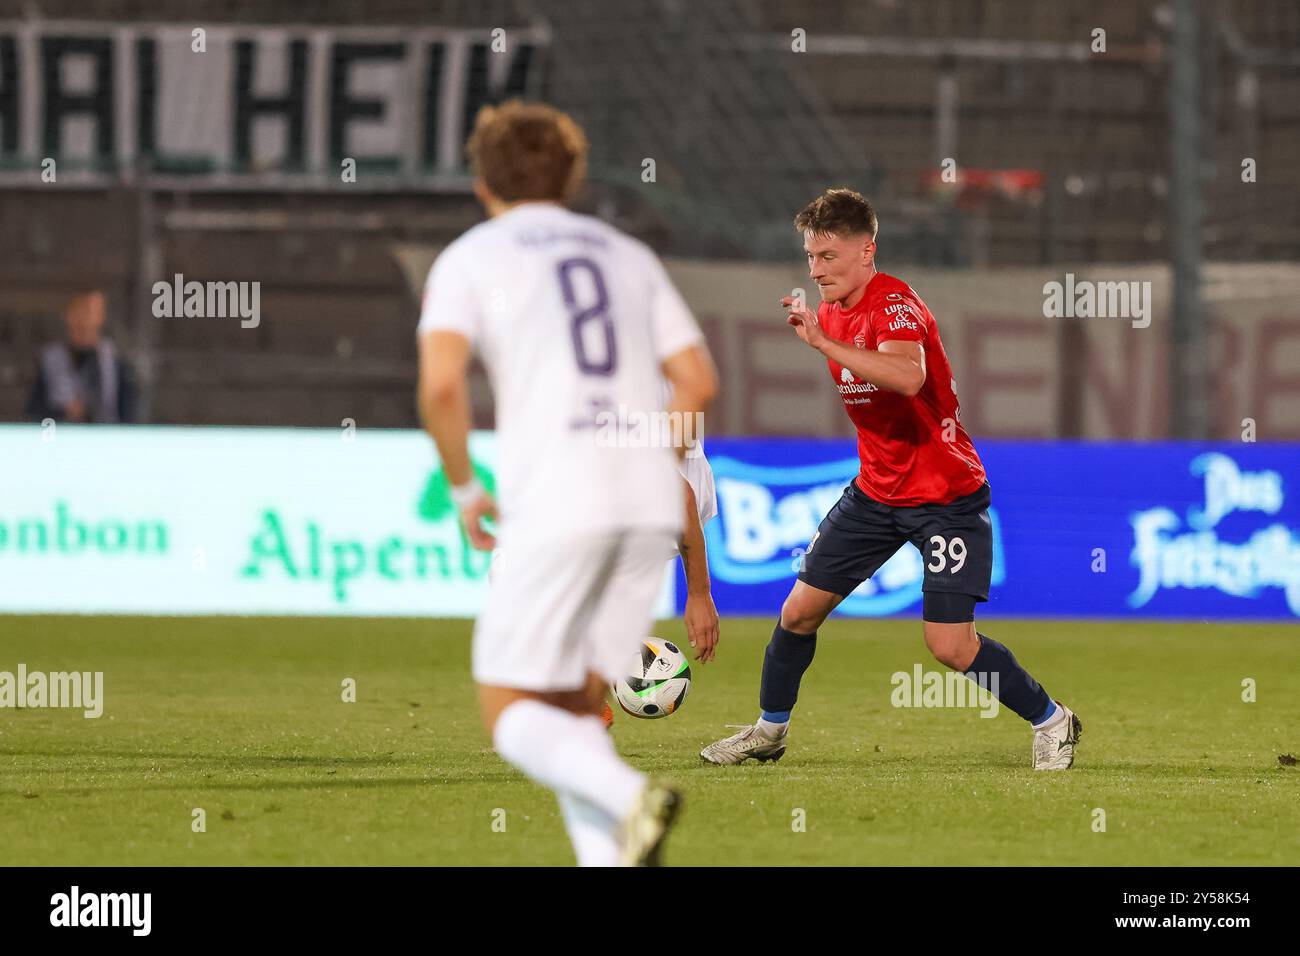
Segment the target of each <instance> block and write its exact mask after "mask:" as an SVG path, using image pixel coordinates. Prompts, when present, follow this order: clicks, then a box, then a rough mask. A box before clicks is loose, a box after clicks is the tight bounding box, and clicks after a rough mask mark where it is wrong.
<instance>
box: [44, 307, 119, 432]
mask: <svg viewBox="0 0 1300 956" xmlns="http://www.w3.org/2000/svg"><path fill="white" fill-rule="evenodd" d="M106 312H107V307H106V304H105V301H104V293H102V292H100V291H99V290H98V289H95V290H92V291H88V292H82V293H80V294H78V295H76V296H74V297H73V299H72V301H71V302H69V303H68V309H67V312H66V313H65V315H64V320H65V321H66V322H67V325H68V334H67V339H66V340H65V341H63V342H52V343H51V344H49V345H47V346H45V348H43V349H41V352H40V356H39V357H38V360H37V369H36V381H35V382H34V383H33V384H32V391H31V394H30V395H29V396H28V397H27V409H26V415H27V417H28V418H29V419H31V420H34V421H43V420H44V419H46V418H52V419H54V420H55V421H60V422H110V423H111V422H133V421H135V412H136V401H135V400H136V390H135V382H134V378H133V376H132V375H131V369H130V367H129V366H128V365H127V364H126V362H125V361H123V360H122V359H120V358H118V357H117V351H116V349H114V348H113V343H112V341H111V340H110V339H108V338H105V337H104V335H103V329H104V318H105V313H106Z"/></svg>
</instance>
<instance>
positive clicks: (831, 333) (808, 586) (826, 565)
mask: <svg viewBox="0 0 1300 956" xmlns="http://www.w3.org/2000/svg"><path fill="white" fill-rule="evenodd" d="M795 227H796V228H797V229H798V230H799V231H800V232H801V233H802V234H803V239H804V250H805V252H806V253H807V255H808V271H809V274H810V275H811V277H812V278H813V280H814V281H815V282H816V283H817V287H818V289H819V290H820V292H821V297H822V302H821V305H820V306H819V307H818V309H817V313H816V314H815V315H814V314H813V313H812V312H811V311H809V309H808V308H807V306H806V305H805V304H804V302H803V300H802V299H799V298H795V297H791V296H787V297H785V298H784V299H782V300H781V304H782V305H784V306H785V307H786V308H787V309H788V313H789V314H788V317H787V321H788V322H789V324H790V325H791V326H793V328H794V330H795V332H796V333H797V334H798V335H799V338H800V339H802V340H803V341H804V342H805V343H807V344H808V345H809V346H810V347H812V348H814V349H816V350H817V351H819V352H821V353H822V354H823V355H824V356H825V357H826V362H827V365H828V366H829V369H830V373H831V379H832V381H833V382H834V383H835V387H836V388H837V389H839V392H840V396H841V398H842V399H843V401H844V410H845V412H846V413H847V414H848V416H849V419H850V420H851V421H852V422H853V425H854V427H855V428H856V429H857V433H858V456H859V458H860V460H861V469H860V471H859V473H858V476H857V478H855V479H854V480H853V481H852V482H850V483H849V485H848V487H846V488H845V489H844V494H843V496H842V497H841V498H840V500H839V501H838V502H837V503H836V504H835V506H834V507H833V508H832V509H831V511H830V513H829V514H827V515H826V517H825V518H824V519H823V520H822V523H821V525H820V526H819V527H818V529H817V533H816V534H815V535H814V536H813V539H812V541H811V542H809V544H808V548H807V550H806V552H805V554H804V558H803V565H802V567H801V569H800V572H799V578H798V580H797V581H796V582H795V585H794V588H793V589H792V590H791V591H790V595H789V597H787V598H786V600H785V604H784V605H783V606H782V608H781V618H780V620H779V621H778V622H777V625H776V628H775V630H774V631H773V634H772V640H771V642H770V643H769V644H768V646H767V651H766V653H765V655H764V658H763V678H762V685H761V688H760V690H759V704H760V706H761V708H762V715H761V716H760V717H759V719H758V721H757V722H756V723H755V724H753V725H752V726H748V727H746V728H744V729H743V730H741V731H740V732H739V733H737V734H733V735H732V736H730V737H727V738H725V739H723V740H719V741H717V742H715V743H712V744H710V745H709V746H707V747H705V748H704V750H703V751H701V752H700V756H701V757H703V758H704V759H705V760H706V761H708V762H710V763H716V764H737V763H742V762H743V761H745V760H748V759H750V758H751V757H752V758H754V759H756V760H759V761H768V760H779V759H780V758H781V757H782V756H783V755H784V754H785V751H786V746H787V731H788V729H789V723H790V712H791V710H792V709H793V707H794V704H795V700H796V698H797V697H798V693H799V681H800V678H801V677H802V676H803V673H804V671H805V670H807V669H808V666H809V665H810V664H811V663H812V659H813V653H814V651H815V650H816V646H817V629H818V628H819V627H820V626H821V624H822V622H823V621H824V620H826V618H827V616H828V615H829V614H830V612H831V611H832V610H833V609H834V608H835V606H836V605H837V604H839V603H840V601H842V600H844V598H845V596H846V595H848V594H850V593H852V592H853V590H854V589H855V588H857V587H858V585H860V584H861V583H862V582H863V581H865V580H867V579H868V578H870V577H871V576H872V575H873V574H875V573H876V571H877V570H879V569H880V566H881V565H883V564H884V563H885V562H886V561H887V560H888V559H889V558H890V557H892V556H893V554H894V553H895V552H896V551H897V550H898V549H899V548H901V547H903V546H904V545H906V544H907V543H908V542H911V543H912V544H913V545H915V546H916V547H917V548H918V549H919V550H920V551H921V554H922V556H923V558H924V560H925V580H924V583H923V585H922V592H923V610H922V618H923V623H924V633H925V643H926V646H927V647H929V649H930V652H931V653H932V654H934V656H935V659H937V660H938V661H939V662H940V663H942V664H944V665H945V666H947V667H951V668H953V669H954V670H957V671H961V672H962V673H964V674H965V675H966V676H967V677H969V678H971V679H972V680H974V681H976V682H977V683H979V684H980V686H982V687H984V688H986V689H987V690H989V691H991V692H992V693H993V695H994V696H996V697H997V699H998V700H999V702H1000V703H1001V704H1002V705H1004V706H1006V707H1008V708H1010V709H1011V710H1013V711H1015V712H1016V713H1017V714H1019V715H1020V716H1021V717H1023V718H1024V719H1025V720H1026V721H1028V722H1029V723H1030V724H1031V725H1032V727H1033V730H1034V741H1033V766H1034V768H1035V769H1037V770H1065V769H1067V768H1069V767H1070V766H1071V765H1072V764H1073V763H1074V745H1075V743H1076V742H1077V741H1078V739H1079V733H1080V731H1081V730H1082V726H1081V724H1080V723H1079V718H1078V717H1076V716H1075V715H1074V713H1073V712H1072V711H1070V709H1069V708H1067V707H1066V706H1065V705H1064V704H1062V703H1060V702H1059V701H1053V700H1052V699H1051V697H1049V696H1048V694H1047V692H1046V691H1044V690H1043V688H1042V687H1041V686H1040V685H1039V684H1038V682H1037V681H1035V680H1034V679H1033V678H1032V677H1031V676H1030V675H1029V674H1028V673H1027V672H1026V671H1025V669H1024V668H1023V667H1021V666H1020V664H1019V662H1018V661H1017V660H1016V658H1015V656H1014V655H1013V654H1012V653H1011V652H1010V651H1009V650H1008V649H1007V648H1006V647H1005V646H1003V645H1002V644H1000V643H998V642H997V641H995V640H993V639H991V638H989V637H987V636H985V635H983V634H981V633H979V632H978V631H976V630H975V605H976V604H977V603H978V602H980V601H987V600H988V597H989V578H990V576H991V574H992V568H993V535H992V528H991V525H990V522H989V516H988V507H989V500H990V491H989V484H988V482H987V481H986V480H985V475H984V466H983V464H982V463H981V462H980V458H979V455H978V453H976V451H975V446H974V444H973V443H972V442H971V439H970V436H969V435H968V434H967V433H966V430H965V429H964V428H963V427H962V425H961V419H960V413H959V409H958V404H957V394H956V383H955V381H954V380H953V375H952V369H951V367H950V366H949V364H948V357H947V355H946V354H945V353H944V350H943V343H942V342H941V341H940V339H939V327H938V324H937V323H936V322H935V318H934V316H933V315H932V314H931V313H930V310H929V309H928V308H926V306H925V303H924V302H922V301H921V299H920V297H919V296H918V295H917V294H916V293H915V292H914V291H913V290H912V288H911V287H910V286H909V285H907V283H905V282H903V281H902V280H900V279H896V278H894V277H893V276H889V275H885V274H884V273H883V272H879V271H878V270H877V269H876V262H875V258H876V229H877V220H876V213H875V210H874V209H873V208H872V206H871V203H869V202H868V201H867V200H866V199H865V198H864V197H863V196H861V195H860V194H858V193H856V192H853V191H852V190H849V189H828V190H827V191H826V192H825V193H823V194H822V195H821V196H819V197H818V198H817V199H815V200H814V201H813V202H811V203H809V204H808V206H806V207H805V208H804V209H803V210H802V211H801V212H800V213H799V215H798V216H796V217H795Z"/></svg>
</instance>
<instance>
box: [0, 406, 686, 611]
mask: <svg viewBox="0 0 1300 956" xmlns="http://www.w3.org/2000/svg"><path fill="white" fill-rule="evenodd" d="M470 452H471V455H472V457H473V458H474V461H475V465H476V468H477V470H478V472H479V476H480V478H481V480H483V482H484V483H485V484H486V485H487V486H488V487H492V486H493V480H492V468H493V464H494V462H495V452H496V441H495V436H494V435H492V434H490V433H475V434H474V435H473V437H472V440H471V443H470ZM0 460H2V461H4V462H5V466H4V468H3V470H0V611H10V612H31V613H117V614H295V615H296V614H302V615H411V616H436V617H473V616H474V615H475V614H477V613H478V610H479V608H480V607H481V606H482V604H483V601H484V598H485V597H486V594H487V571H488V564H489V561H490V557H489V555H487V554H485V553H483V552H480V551H475V550H474V549H473V548H471V547H470V546H469V544H468V542H467V541H466V539H465V536H464V534H463V532H462V531H461V528H460V524H459V522H458V520H457V516H456V513H455V509H454V508H453V507H452V503H451V499H450V497H449V494H448V487H447V481H446V478H445V476H444V474H443V472H442V470H441V468H439V466H438V460H437V454H436V452H435V450H434V447H433V443H432V442H431V441H430V440H429V439H428V437H427V436H425V435H424V434H422V433H420V432H415V431H365V430H352V429H284V428H243V429H235V428H229V429H227V428H204V429H201V428H155V427H112V426H84V425H83V426H77V425H57V426H47V427H42V426H39V425H4V426H0ZM671 589H672V574H671V571H670V570H669V569H668V568H667V566H666V567H665V575H664V591H663V593H662V594H661V597H660V602H659V607H658V613H659V614H660V616H664V617H667V616H669V615H671V614H672V612H673V599H672V590H671Z"/></svg>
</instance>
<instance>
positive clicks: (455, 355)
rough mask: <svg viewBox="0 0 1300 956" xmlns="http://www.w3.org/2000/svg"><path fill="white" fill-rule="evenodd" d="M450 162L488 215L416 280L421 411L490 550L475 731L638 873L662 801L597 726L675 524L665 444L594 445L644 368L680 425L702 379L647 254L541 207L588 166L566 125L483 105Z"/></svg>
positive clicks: (581, 846) (671, 795)
mask: <svg viewBox="0 0 1300 956" xmlns="http://www.w3.org/2000/svg"><path fill="white" fill-rule="evenodd" d="M469 154H470V158H471V161H472V163H473V166H474V170H475V174H476V181H475V185H474V191H475V194H476V196H477V197H478V199H479V200H480V202H482V203H483V205H484V206H485V208H486V209H487V211H488V214H489V217H490V218H489V219H488V221H487V222H484V223H482V224H480V225H478V226H475V227H474V228H472V229H470V230H469V231H468V232H466V233H465V234H464V235H463V236H461V237H460V238H459V239H457V240H456V241H455V242H453V243H451V245H449V246H448V247H447V248H446V249H445V250H444V251H443V253H442V254H441V255H440V256H439V257H438V259H437V261H436V262H435V263H434V265H433V268H432V270H431V271H430V273H429V278H428V282H427V284H426V286H425V293H424V303H423V307H422V312H421V317H420V326H419V335H418V338H419V345H420V384H419V404H420V411H421V415H422V417H423V420H424V423H425V427H426V429H427V430H428V431H429V433H430V434H431V435H432V436H433V439H434V441H435V442H436V444H437V446H438V452H439V454H440V456H441V459H442V466H443V469H444V471H445V472H446V474H447V477H448V480H449V481H450V483H451V485H452V498H453V500H454V502H455V503H456V505H457V507H458V509H459V511H460V516H461V520H462V522H463V523H464V526H465V531H466V534H467V535H468V536H469V538H470V541H471V543H472V544H473V545H474V546H475V547H478V548H481V549H490V548H492V547H493V546H495V545H496V544H497V539H498V538H499V541H500V550H501V553H500V558H499V561H498V563H497V567H496V570H495V573H494V575H493V579H492V582H491V584H490V585H489V596H488V601H487V605H486V606H485V608H484V610H483V612H482V613H481V614H480V616H479V618H478V621H477V623H476V624H475V628H474V645H473V670H474V679H475V680H476V681H477V682H478V685H479V700H480V703H481V706H482V709H483V717H484V721H485V723H486V725H487V727H488V730H489V732H490V733H491V734H492V739H493V743H494V745H495V747H496V750H497V752H498V753H499V754H500V755H501V756H502V757H503V758H505V759H506V760H507V761H509V762H510V763H511V764H513V765H514V766H516V767H518V768H519V769H520V770H522V771H523V772H524V773H525V774H527V775H528V776H529V777H530V778H532V779H533V780H535V781H537V782H539V783H541V784H543V785H544V786H546V787H549V788H550V789H551V790H553V791H555V793H556V795H557V797H558V799H559V802H560V807H561V810H562V812H563V814H564V819H565V824H566V826H567V828H568V831H569V835H570V837H571V839H572V841H573V845H574V849H575V851H576V855H577V857H578V862H579V863H580V864H583V865H613V864H617V863H620V862H622V863H624V864H629V865H653V864H655V863H657V862H658V854H659V849H660V846H661V844H662V841H663V838H664V835H665V834H666V832H667V830H668V828H669V826H670V825H671V823H672V820H673V818H674V817H675V815H676V812H677V810H678V808H679V806H680V800H681V797H680V794H679V793H678V792H677V791H676V790H675V789H674V788H672V787H669V786H667V785H664V784H660V783H655V782H652V781H647V779H646V778H645V777H644V776H643V775H642V774H640V773H639V772H637V771H636V770H634V769H633V768H632V767H630V766H629V765H627V764H626V763H624V762H623V761H622V760H621V759H620V758H619V757H618V755H617V754H616V753H615V751H614V747H613V743H612V741H611V739H610V737H609V735H608V734H607V733H605V730H604V728H603V727H602V726H601V722H600V720H599V718H598V717H597V716H596V714H597V713H598V712H599V707H600V705H601V703H602V701H603V699H604V692H605V688H606V687H607V686H608V685H609V683H610V682H611V681H612V680H613V679H615V678H616V677H618V676H621V674H622V671H623V670H624V668H625V665H626V662H627V660H628V659H629V658H630V657H632V656H633V654H634V653H635V650H636V648H637V647H638V646H639V644H640V641H641V640H642V638H643V636H644V635H645V634H646V633H648V627H649V624H650V621H651V615H652V611H653V604H654V599H655V597H656V595H657V593H658V588H659V584H660V582H661V580H662V574H663V562H664V560H665V559H666V558H668V557H669V556H670V555H671V553H672V548H673V544H674V542H675V541H676V540H677V539H678V537H679V535H680V534H681V532H682V528H683V525H684V523H685V520H684V519H685V507H686V501H685V495H684V489H683V485H684V482H683V481H682V479H681V477H680V476H679V474H678V473H677V471H676V469H675V468H674V463H675V461H676V459H675V457H674V452H676V454H677V455H678V456H680V455H681V454H682V453H683V449H682V448H677V449H673V448H671V447H669V448H665V447H644V446H645V445H646V444H647V443H646V442H632V441H610V440H608V435H607V433H606V431H605V430H603V429H602V423H607V422H608V420H609V417H610V416H611V415H614V416H618V415H621V414H623V413H624V412H633V413H641V412H649V411H656V410H659V409H661V408H662V406H661V403H660V397H659V387H660V380H661V377H662V378H663V379H666V380H667V381H668V382H669V383H670V384H671V385H672V387H673V402H672V406H671V409H670V411H671V412H673V413H676V414H678V415H681V416H695V415H698V414H700V413H702V412H703V411H704V409H705V407H706V406H707V405H708V403H709V402H710V401H711V400H712V397H713V394H714V392H715V391H716V388H717V377H716V373H715V372H714V370H713V365H712V362H711V361H710V359H709V355H708V350H707V348H706V347H705V345H704V341H703V337H702V336H701V334H700V330H699V327H698V325H697V324H696V322H695V320H694V318H693V317H692V315H691V313H690V311H689V310H688V309H687V307H686V305H685V303H684V302H683V301H682V298H681V296H680V295H679V294H678V293H677V290H676V289H675V288H674V287H673V285H672V283H671V282H670V281H669V279H668V276H667V273H666V272H665V271H664V268H663V265H662V264H661V263H660V262H659V260H658V259H657V258H656V257H655V255H654V254H653V253H652V252H651V251H650V250H649V249H648V248H646V247H645V246H644V245H642V244H641V243H639V242H637V241H636V240H633V239H631V238H630V237H628V236H625V235H623V234H622V233H620V232H619V231H618V230H616V229H614V228H613V227H611V226H609V225H606V224H605V223H602V222H600V221H599V220H596V219H593V218H590V217H587V216H581V215H577V214H575V213H572V212H569V211H567V210H565V209H564V208H563V206H562V205H561V203H562V202H563V201H564V200H566V199H567V198H568V197H569V196H570V195H571V193H572V191H573V189H574V188H575V187H576V186H577V185H578V183H579V182H580V181H581V179H582V175H583V171H584V168H585V156H586V140H585V138H584V137H583V135H582V132H581V130H579V129H578V127H577V126H576V125H575V124H574V122H573V121H572V120H571V119H570V118H569V117H568V116H566V115H565V114H563V113H560V112H559V111H557V110H554V109H552V108H550V107H547V106H543V105H540V104H524V103H521V102H518V101H512V102H509V103H506V104H503V105H502V106H500V107H486V108H484V110H483V111H482V112H480V114H479V117H478V120H477V123H476V126H475V130H474V133H473V135H472V136H471V137H470V142H469ZM471 350H475V351H477V352H478V354H479V356H480V357H481V358H482V360H483V363H484V365H485V367H486V368H487V371H488V376H489V378H490V380H491V383H492V390H493V393H494V397H495V404H496V431H497V490H498V493H499V495H500V512H499V514H498V511H497V504H496V502H495V501H494V500H493V498H492V496H490V495H489V494H487V492H486V491H485V490H484V489H483V488H482V487H481V486H480V485H479V484H478V483H477V482H476V481H475V479H474V477H473V473H472V471H471V468H470V460H469V451H468V433H469V427H470V414H469V392H468V386H467V381H466V376H467V369H468V364H469V356H470V352H471ZM638 445H639V446H641V447H635V446H638ZM629 446H633V447H629ZM485 518H496V519H497V535H496V537H494V536H493V535H492V534H490V533H489V532H488V530H487V529H485V528H484V527H483V525H482V522H483V520H484V519H485Z"/></svg>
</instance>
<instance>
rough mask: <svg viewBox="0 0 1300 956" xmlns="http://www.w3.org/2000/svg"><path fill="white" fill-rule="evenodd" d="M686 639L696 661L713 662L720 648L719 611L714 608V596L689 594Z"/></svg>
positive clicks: (685, 615) (687, 597)
mask: <svg viewBox="0 0 1300 956" xmlns="http://www.w3.org/2000/svg"><path fill="white" fill-rule="evenodd" d="M683 616H684V617H685V619H686V637H687V639H688V640H689V641H690V642H691V647H692V648H694V650H695V659H696V660H697V661H699V662H700V663H701V664H707V663H708V662H709V661H711V660H713V652H714V650H715V649H716V648H717V646H718V609H717V608H716V607H714V606H713V595H712V594H708V593H707V592H706V593H704V594H688V595H687V596H686V612H685V614H684V615H683Z"/></svg>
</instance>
